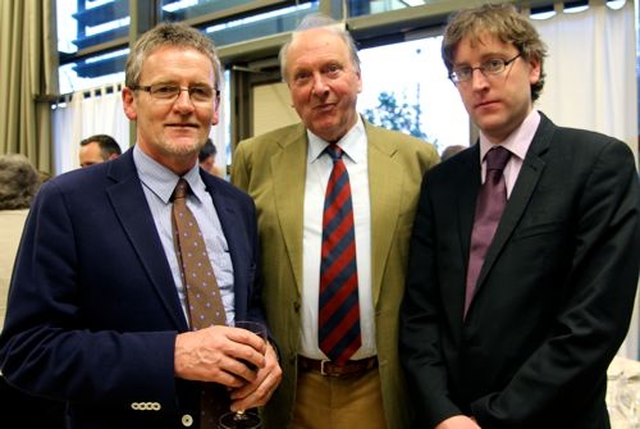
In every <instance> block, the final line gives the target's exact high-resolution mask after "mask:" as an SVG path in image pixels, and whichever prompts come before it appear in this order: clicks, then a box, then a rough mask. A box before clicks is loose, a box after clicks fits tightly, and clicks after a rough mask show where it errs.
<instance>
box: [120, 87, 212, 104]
mask: <svg viewBox="0 0 640 429" xmlns="http://www.w3.org/2000/svg"><path fill="white" fill-rule="evenodd" d="M132 89H133V90H134V91H146V92H148V93H149V94H151V97H153V98H155V99H156V100H160V101H165V102H171V103H172V102H174V101H176V100H177V99H178V97H179V96H180V93H181V92H182V91H187V92H188V93H189V98H190V99H191V101H192V102H194V103H210V102H212V101H213V98H214V97H215V98H219V97H220V90H219V89H214V88H212V87H210V86H209V85H192V86H188V87H183V86H180V85H172V84H166V83H157V84H155V85H148V86H142V85H138V86H135V87H134V88H132Z"/></svg>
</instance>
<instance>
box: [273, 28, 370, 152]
mask: <svg viewBox="0 0 640 429" xmlns="http://www.w3.org/2000/svg"><path fill="white" fill-rule="evenodd" d="M286 81H287V84H288V86H289V90H290V92H291V100H292V103H293V107H294V108H295V109H296V112H298V115H299V116H300V119H301V120H302V122H303V123H304V124H305V126H306V127H307V128H308V129H309V130H310V131H311V132H313V133H314V134H315V135H317V136H319V137H321V138H322V139H324V140H326V141H329V142H332V141H337V140H339V139H340V138H342V137H343V136H344V135H345V134H346V133H347V132H348V131H349V130H350V129H351V127H353V126H354V125H355V123H356V122H357V119H358V114H357V112H356V102H357V98H358V94H359V93H360V91H361V90H362V82H361V79H360V72H359V71H358V70H357V69H356V66H355V64H353V62H352V60H351V56H350V55H349V49H348V47H347V45H346V44H345V42H344V41H343V40H342V39H341V38H340V37H339V36H338V35H336V34H333V33H331V32H330V31H328V30H326V29H321V28H318V29H312V30H307V31H304V32H302V33H299V34H298V35H297V36H296V37H295V39H294V40H293V41H292V43H291V45H290V46H289V49H288V51H287V63H286Z"/></svg>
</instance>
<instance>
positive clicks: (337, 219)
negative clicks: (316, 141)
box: [318, 144, 362, 363]
mask: <svg viewBox="0 0 640 429" xmlns="http://www.w3.org/2000/svg"><path fill="white" fill-rule="evenodd" d="M326 152H327V153H328V154H329V155H330V156H331V158H332V159H333V170H331V176H330V177H329V183H328V184H327V190H326V194H325V201H324V214H323V218H322V259H321V262H320V302H319V307H320V308H319V318H318V319H319V320H318V329H319V332H318V342H319V345H320V350H322V351H323V352H324V353H325V354H326V355H327V357H328V358H329V359H330V360H332V361H334V362H337V363H344V362H346V361H347V360H349V358H350V357H351V356H352V355H353V354H354V353H355V352H356V351H357V350H358V349H359V348H360V346H361V344H362V340H361V337H360V307H359V304H358V271H357V268H356V242H355V229H354V225H353V207H352V205H351V187H350V186H349V174H348V173H347V168H346V167H345V165H344V162H343V160H342V155H343V152H342V149H340V148H339V147H338V146H337V145H335V144H331V145H329V146H328V147H327V148H326Z"/></svg>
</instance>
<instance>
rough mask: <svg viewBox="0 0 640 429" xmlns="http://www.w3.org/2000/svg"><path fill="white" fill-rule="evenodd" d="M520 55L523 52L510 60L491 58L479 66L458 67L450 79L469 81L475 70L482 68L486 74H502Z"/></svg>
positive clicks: (481, 70)
mask: <svg viewBox="0 0 640 429" xmlns="http://www.w3.org/2000/svg"><path fill="white" fill-rule="evenodd" d="M520 55H521V54H518V55H516V56H515V57H513V58H511V59H510V60H505V59H502V58H490V59H488V60H487V61H484V62H483V63H482V64H480V65H479V66H478V67H469V66H464V67H457V68H455V69H453V71H452V72H451V73H450V74H449V79H451V81H452V82H453V83H460V82H467V81H469V80H471V78H472V77H473V71H474V70H480V73H482V74H483V75H485V76H491V75H497V74H500V73H502V72H503V71H505V69H506V68H507V66H508V65H509V64H511V63H512V62H514V61H515V60H516V59H518V57H520Z"/></svg>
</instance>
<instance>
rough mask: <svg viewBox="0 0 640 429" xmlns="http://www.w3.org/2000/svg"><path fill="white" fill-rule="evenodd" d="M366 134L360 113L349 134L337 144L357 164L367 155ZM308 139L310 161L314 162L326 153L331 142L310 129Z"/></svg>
mask: <svg viewBox="0 0 640 429" xmlns="http://www.w3.org/2000/svg"><path fill="white" fill-rule="evenodd" d="M364 136H366V133H365V129H364V123H363V122H362V118H361V117H360V115H358V121H357V122H356V124H355V125H354V126H353V127H352V128H351V129H350V130H349V131H348V132H347V134H345V135H344V136H343V137H342V138H341V139H340V140H338V141H337V143H336V144H337V145H338V147H340V149H342V151H343V152H344V153H345V155H347V156H348V157H349V158H350V159H351V160H352V161H353V162H354V163H356V164H357V163H358V162H362V161H363V160H364V157H365V153H366V151H365V149H366V147H365V145H366V139H364V138H363V137H364ZM307 139H308V141H309V150H308V161H309V162H314V161H315V160H316V159H318V157H320V156H321V155H322V154H323V153H324V150H325V149H326V147H327V146H329V142H327V141H325V140H323V139H321V138H320V137H318V136H317V135H315V134H313V133H312V132H311V131H309V130H307Z"/></svg>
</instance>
